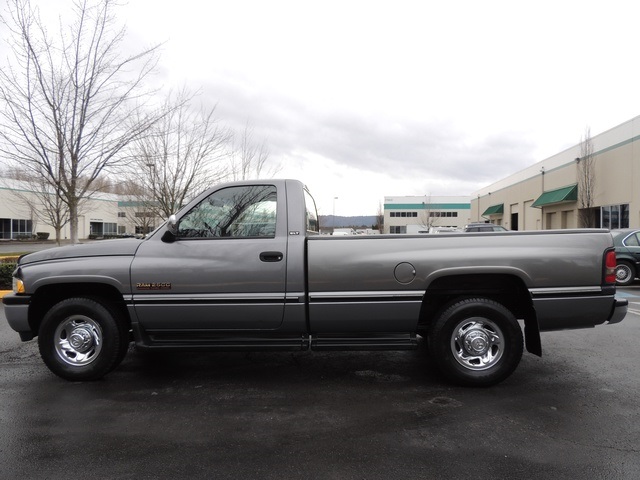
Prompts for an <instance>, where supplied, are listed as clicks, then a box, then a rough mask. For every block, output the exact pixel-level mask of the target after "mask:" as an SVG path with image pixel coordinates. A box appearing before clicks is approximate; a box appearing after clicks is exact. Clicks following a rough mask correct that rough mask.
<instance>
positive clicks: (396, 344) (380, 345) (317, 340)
mask: <svg viewBox="0 0 640 480" xmlns="http://www.w3.org/2000/svg"><path fill="white" fill-rule="evenodd" d="M417 347H418V341H417V339H416V334H415V333H379V334H372V335H362V334H360V335H355V334H354V335H352V336H350V335H344V334H333V335H330V334H323V335H314V336H313V337H312V338H311V349H312V350H414V349H416V348H417Z"/></svg>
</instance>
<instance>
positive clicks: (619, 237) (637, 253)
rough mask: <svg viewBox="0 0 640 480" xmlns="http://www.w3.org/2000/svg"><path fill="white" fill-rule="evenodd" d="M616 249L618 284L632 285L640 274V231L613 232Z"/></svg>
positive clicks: (623, 230) (626, 229)
mask: <svg viewBox="0 0 640 480" xmlns="http://www.w3.org/2000/svg"><path fill="white" fill-rule="evenodd" d="M611 235H613V245H614V246H615V247H616V262H617V264H616V283H617V284H618V285H620V286H626V285H631V284H632V283H633V281H634V280H635V279H636V278H637V277H638V273H639V272H640V230H636V229H632V228H623V229H620V230H611Z"/></svg>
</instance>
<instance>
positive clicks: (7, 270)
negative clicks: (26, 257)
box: [0, 260, 16, 290]
mask: <svg viewBox="0 0 640 480" xmlns="http://www.w3.org/2000/svg"><path fill="white" fill-rule="evenodd" d="M15 269H16V264H15V260H14V261H13V263H8V262H2V263H0V290H11V289H12V288H13V285H12V284H13V279H12V278H11V274H12V273H13V271H14V270H15Z"/></svg>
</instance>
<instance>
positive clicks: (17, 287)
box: [13, 277, 24, 293]
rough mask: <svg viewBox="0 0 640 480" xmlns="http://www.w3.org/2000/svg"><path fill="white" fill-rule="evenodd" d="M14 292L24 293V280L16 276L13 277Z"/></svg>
mask: <svg viewBox="0 0 640 480" xmlns="http://www.w3.org/2000/svg"><path fill="white" fill-rule="evenodd" d="M13 293H24V282H23V281H22V280H20V279H19V278H16V277H13Z"/></svg>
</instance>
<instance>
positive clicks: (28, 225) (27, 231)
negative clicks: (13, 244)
mask: <svg viewBox="0 0 640 480" xmlns="http://www.w3.org/2000/svg"><path fill="white" fill-rule="evenodd" d="M32 232H33V222H32V221H31V220H11V238H13V239H16V238H19V237H24V236H30V235H31V234H32Z"/></svg>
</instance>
